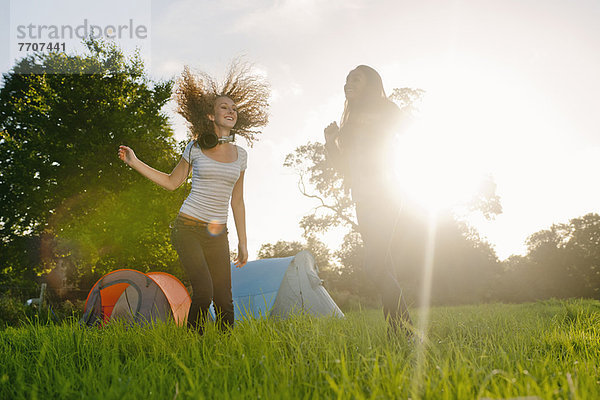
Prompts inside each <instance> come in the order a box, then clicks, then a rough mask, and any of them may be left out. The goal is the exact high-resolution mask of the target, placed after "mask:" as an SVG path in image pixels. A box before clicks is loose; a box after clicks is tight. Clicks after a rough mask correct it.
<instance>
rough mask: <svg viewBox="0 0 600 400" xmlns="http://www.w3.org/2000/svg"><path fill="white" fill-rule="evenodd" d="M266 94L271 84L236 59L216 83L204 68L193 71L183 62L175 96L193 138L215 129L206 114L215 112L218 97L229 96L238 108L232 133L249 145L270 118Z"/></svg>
mask: <svg viewBox="0 0 600 400" xmlns="http://www.w3.org/2000/svg"><path fill="white" fill-rule="evenodd" d="M269 94H270V87H269V85H268V84H267V83H266V82H265V80H264V79H263V78H262V77H261V76H259V75H256V74H252V73H251V66H250V65H249V64H247V63H245V62H243V61H241V60H240V59H236V60H234V61H233V62H232V63H231V65H230V67H229V70H228V72H227V76H226V78H225V80H224V81H223V83H218V82H217V80H215V79H214V78H213V77H211V76H210V75H208V74H207V73H205V72H198V73H196V74H194V73H192V72H191V71H190V69H189V67H187V66H186V67H185V68H184V69H183V73H182V74H181V77H180V78H179V80H178V81H177V85H176V88H175V92H174V98H175V101H176V102H177V106H178V107H177V112H178V113H179V114H180V115H181V116H183V117H184V118H185V119H186V120H187V122H188V125H189V128H190V133H191V136H192V137H193V138H194V139H197V138H198V137H200V135H201V134H202V133H203V132H212V131H214V125H213V123H212V121H210V120H209V119H208V117H207V115H209V114H214V112H215V102H216V100H217V99H218V98H220V97H228V98H230V99H231V100H233V102H234V103H235V104H236V106H237V111H238V119H237V122H236V124H235V127H234V128H233V129H232V130H231V133H232V134H235V135H239V136H242V137H243V138H245V139H246V141H247V142H248V145H249V146H252V144H253V142H254V141H256V140H258V138H257V135H258V134H260V133H261V130H260V128H261V127H263V126H265V125H266V124H267V123H268V121H269V116H268V108H269V102H268V100H269Z"/></svg>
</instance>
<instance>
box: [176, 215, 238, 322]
mask: <svg viewBox="0 0 600 400" xmlns="http://www.w3.org/2000/svg"><path fill="white" fill-rule="evenodd" d="M171 228H172V230H171V242H172V243H173V246H174V247H175V250H177V254H178V255H179V261H180V262H181V265H182V266H183V269H184V270H185V272H186V274H187V276H188V278H189V280H190V281H191V283H192V304H191V306H190V312H189V314H188V321H187V323H188V326H189V327H191V328H194V329H197V330H198V331H200V332H203V329H202V326H203V322H204V321H205V319H206V318H207V317H208V312H209V311H208V310H209V307H210V303H211V301H212V302H213V304H214V307H215V314H216V317H217V318H216V319H217V323H218V324H219V327H220V328H222V329H225V328H231V327H233V319H234V314H233V299H232V296H231V266H230V256H229V242H228V240H227V229H226V228H225V229H223V231H222V232H221V233H219V234H217V235H213V234H211V233H210V232H209V231H208V226H207V225H206V224H203V223H199V222H197V223H195V222H194V221H193V220H190V219H187V218H183V217H181V216H178V217H177V218H176V219H175V221H173V223H172V224H171Z"/></svg>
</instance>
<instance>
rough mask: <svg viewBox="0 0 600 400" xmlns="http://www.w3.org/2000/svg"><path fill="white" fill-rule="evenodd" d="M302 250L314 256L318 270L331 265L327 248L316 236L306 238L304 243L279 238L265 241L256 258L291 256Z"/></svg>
mask: <svg viewBox="0 0 600 400" xmlns="http://www.w3.org/2000/svg"><path fill="white" fill-rule="evenodd" d="M302 250H308V251H309V252H310V253H311V254H312V255H313V256H314V257H315V263H316V264H317V267H318V269H319V270H325V269H328V268H329V267H330V266H331V262H330V251H329V249H328V248H327V246H326V245H325V244H324V243H323V242H321V241H320V240H318V239H316V238H312V239H311V240H308V241H307V242H306V243H305V244H302V243H300V242H298V241H293V242H287V241H285V240H279V241H277V242H276V243H275V244H272V243H265V244H263V245H262V246H260V250H259V251H258V258H259V259H264V258H281V257H292V256H295V255H296V254H298V253H299V252H301V251H302Z"/></svg>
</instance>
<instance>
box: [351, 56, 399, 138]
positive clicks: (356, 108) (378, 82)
mask: <svg viewBox="0 0 600 400" xmlns="http://www.w3.org/2000/svg"><path fill="white" fill-rule="evenodd" d="M353 71H360V72H362V73H363V74H364V75H365V78H366V85H365V88H364V91H363V92H362V93H361V96H360V98H359V99H356V100H354V101H348V100H346V101H345V103H344V112H343V113H342V118H341V120H340V128H343V127H344V125H346V123H347V122H349V121H352V120H353V119H354V118H355V117H356V116H357V115H360V114H363V113H365V112H369V111H372V110H377V109H379V110H381V109H384V110H388V109H389V110H390V111H391V110H393V109H396V110H397V109H398V107H397V106H396V105H395V104H394V102H392V101H391V100H390V99H388V97H387V96H386V94H385V90H384V88H383V81H382V79H381V75H379V73H378V72H377V71H375V70H374V69H373V68H371V67H369V66H368V65H359V66H358V67H356V68H354V69H353V70H352V71H350V73H352V72H353Z"/></svg>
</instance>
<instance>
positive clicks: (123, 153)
mask: <svg viewBox="0 0 600 400" xmlns="http://www.w3.org/2000/svg"><path fill="white" fill-rule="evenodd" d="M119 158H120V159H121V160H122V161H123V162H124V163H125V164H127V165H131V163H132V162H133V161H135V159H136V156H135V153H134V152H133V150H132V149H131V148H129V147H127V146H123V145H121V146H119Z"/></svg>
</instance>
